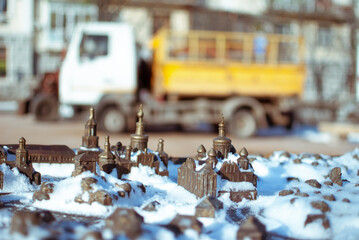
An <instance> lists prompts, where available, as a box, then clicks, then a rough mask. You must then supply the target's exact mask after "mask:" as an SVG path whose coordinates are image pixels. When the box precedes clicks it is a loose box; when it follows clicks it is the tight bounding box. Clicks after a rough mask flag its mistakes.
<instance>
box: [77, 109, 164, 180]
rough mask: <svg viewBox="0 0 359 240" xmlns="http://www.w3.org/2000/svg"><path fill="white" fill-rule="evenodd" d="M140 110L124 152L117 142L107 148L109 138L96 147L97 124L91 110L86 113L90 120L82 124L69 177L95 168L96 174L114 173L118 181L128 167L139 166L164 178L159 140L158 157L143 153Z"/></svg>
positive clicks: (143, 138) (144, 151)
mask: <svg viewBox="0 0 359 240" xmlns="http://www.w3.org/2000/svg"><path fill="white" fill-rule="evenodd" d="M143 116H144V114H143V108H142V105H141V106H140V108H139V110H138V113H137V117H138V121H137V122H136V132H135V133H134V134H132V135H131V142H130V145H128V146H126V147H125V148H124V147H122V144H121V143H120V142H118V143H117V146H112V147H111V144H110V138H109V136H106V137H105V144H104V149H103V150H102V149H101V148H100V147H99V146H98V136H97V135H96V132H97V123H96V120H95V114H94V109H93V108H91V109H90V116H89V119H88V121H87V122H86V124H85V134H84V136H83V137H82V146H81V147H80V148H79V149H77V155H76V156H75V157H74V159H73V161H74V163H75V170H74V171H73V173H72V176H77V175H79V174H81V173H82V172H84V171H91V172H93V173H95V172H96V164H98V166H99V167H100V170H102V171H105V172H106V173H111V172H112V171H113V170H114V169H116V170H117V175H118V177H119V178H121V177H122V175H124V174H128V173H130V172H131V168H132V167H138V166H139V164H142V165H144V166H149V167H151V168H154V169H155V172H156V173H157V174H159V175H161V176H168V171H167V162H168V155H167V153H165V152H164V150H163V149H164V146H163V145H164V144H163V142H164V141H163V139H160V140H159V144H158V149H157V150H158V154H157V155H156V154H154V153H151V152H149V151H148V150H147V145H148V139H149V137H148V135H146V134H144V123H143Z"/></svg>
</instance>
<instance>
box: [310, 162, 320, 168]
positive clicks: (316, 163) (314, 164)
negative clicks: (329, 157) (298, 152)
mask: <svg viewBox="0 0 359 240" xmlns="http://www.w3.org/2000/svg"><path fill="white" fill-rule="evenodd" d="M311 164H312V166H314V167H316V166H318V165H319V163H318V162H317V161H314V162H312V163H311Z"/></svg>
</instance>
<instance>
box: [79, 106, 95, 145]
mask: <svg viewBox="0 0 359 240" xmlns="http://www.w3.org/2000/svg"><path fill="white" fill-rule="evenodd" d="M96 134H97V123H96V120H95V110H94V109H93V108H90V117H89V119H88V120H87V122H86V124H85V135H84V136H83V137H82V147H83V148H99V146H98V136H97V135H96Z"/></svg>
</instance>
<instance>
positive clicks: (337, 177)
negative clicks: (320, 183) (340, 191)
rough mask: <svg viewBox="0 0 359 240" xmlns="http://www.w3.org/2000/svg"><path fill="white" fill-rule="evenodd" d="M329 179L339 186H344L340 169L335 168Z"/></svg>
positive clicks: (331, 171)
mask: <svg viewBox="0 0 359 240" xmlns="http://www.w3.org/2000/svg"><path fill="white" fill-rule="evenodd" d="M329 178H330V180H332V182H333V183H335V184H338V185H339V186H343V182H342V170H341V169H340V167H335V168H333V169H332V170H330V172H329Z"/></svg>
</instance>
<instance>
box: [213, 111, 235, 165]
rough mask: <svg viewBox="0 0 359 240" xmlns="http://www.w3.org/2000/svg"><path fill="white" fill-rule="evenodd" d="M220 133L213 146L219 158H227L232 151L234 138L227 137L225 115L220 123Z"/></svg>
mask: <svg viewBox="0 0 359 240" xmlns="http://www.w3.org/2000/svg"><path fill="white" fill-rule="evenodd" d="M218 133H219V134H218V135H219V136H218V137H216V138H215V139H213V148H214V150H216V152H217V157H218V158H227V157H228V153H229V152H230V151H231V146H232V140H231V139H229V138H228V137H226V131H225V128H224V117H223V116H222V118H221V122H220V123H219V124H218Z"/></svg>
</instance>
